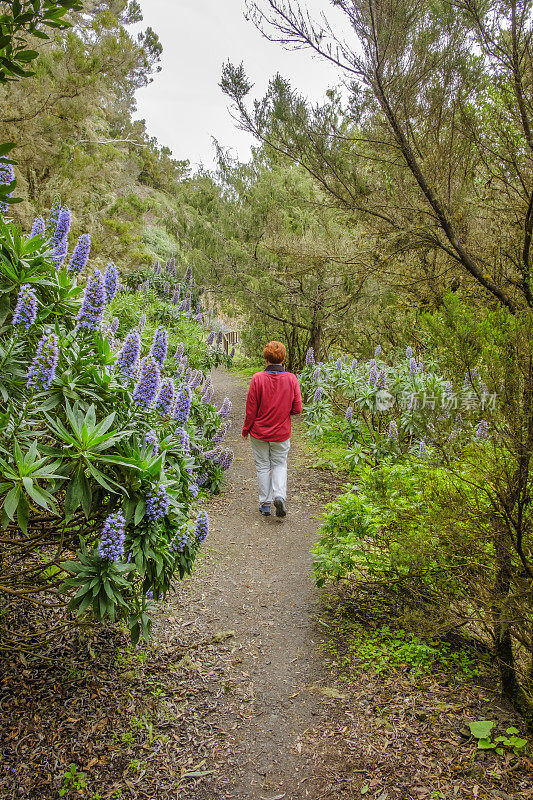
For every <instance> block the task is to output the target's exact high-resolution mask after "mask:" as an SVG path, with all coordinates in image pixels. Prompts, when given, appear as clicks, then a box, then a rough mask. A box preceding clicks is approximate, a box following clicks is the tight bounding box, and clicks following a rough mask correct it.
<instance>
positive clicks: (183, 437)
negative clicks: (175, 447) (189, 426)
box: [176, 428, 191, 456]
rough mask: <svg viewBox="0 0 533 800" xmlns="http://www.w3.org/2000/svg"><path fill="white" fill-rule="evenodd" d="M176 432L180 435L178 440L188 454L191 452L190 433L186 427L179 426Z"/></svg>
mask: <svg viewBox="0 0 533 800" xmlns="http://www.w3.org/2000/svg"><path fill="white" fill-rule="evenodd" d="M176 434H177V436H178V441H179V444H180V447H181V449H182V450H183V452H184V453H185V455H186V456H188V455H189V454H190V452H191V440H190V438H189V434H188V433H187V431H186V430H185V428H178V429H177V431H176Z"/></svg>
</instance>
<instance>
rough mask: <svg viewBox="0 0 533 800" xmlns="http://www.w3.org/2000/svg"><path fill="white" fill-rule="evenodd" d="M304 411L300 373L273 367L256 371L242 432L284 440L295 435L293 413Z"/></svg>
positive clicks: (269, 438) (269, 439)
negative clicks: (292, 426) (296, 373)
mask: <svg viewBox="0 0 533 800" xmlns="http://www.w3.org/2000/svg"><path fill="white" fill-rule="evenodd" d="M273 366H274V367H277V365H273ZM301 413H302V395H301V392H300V385H299V383H298V379H297V378H296V375H293V373H292V372H285V371H284V370H280V369H279V368H278V369H273V368H272V367H271V366H269V367H267V368H266V370H264V371H263V372H256V373H255V375H254V376H253V378H252V382H251V383H250V388H249V390H248V397H247V398H246V417H245V419H244V425H243V428H242V434H243V436H246V435H247V434H251V436H253V437H254V438H255V439H262V440H263V441H265V442H284V441H285V440H286V439H290V436H291V414H301Z"/></svg>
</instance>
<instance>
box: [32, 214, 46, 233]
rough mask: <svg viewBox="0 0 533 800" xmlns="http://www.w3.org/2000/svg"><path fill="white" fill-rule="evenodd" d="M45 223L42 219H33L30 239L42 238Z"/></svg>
mask: <svg viewBox="0 0 533 800" xmlns="http://www.w3.org/2000/svg"><path fill="white" fill-rule="evenodd" d="M45 226H46V223H45V221H44V217H35V219H34V220H33V225H32V226H31V233H30V238H31V237H33V236H42V235H43V234H44V229H45Z"/></svg>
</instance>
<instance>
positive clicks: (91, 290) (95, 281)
mask: <svg viewBox="0 0 533 800" xmlns="http://www.w3.org/2000/svg"><path fill="white" fill-rule="evenodd" d="M104 309H105V289H104V279H103V277H102V273H101V272H100V270H99V269H96V270H95V271H94V274H93V275H91V277H90V278H89V280H88V281H87V286H86V287H85V295H84V297H83V303H82V306H81V308H80V310H79V312H78V316H77V317H76V319H77V321H78V324H77V326H76V328H87V329H88V330H93V331H95V330H98V328H99V327H100V323H101V322H102V317H103V316H104Z"/></svg>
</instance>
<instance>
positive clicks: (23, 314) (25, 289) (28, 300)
mask: <svg viewBox="0 0 533 800" xmlns="http://www.w3.org/2000/svg"><path fill="white" fill-rule="evenodd" d="M36 318H37V297H36V295H35V290H34V289H32V288H31V286H30V284H29V283H25V284H23V285H22V286H21V287H20V291H19V295H18V298H17V305H16V306H15V310H14V312H13V319H12V324H13V325H15V326H16V325H21V326H22V327H23V328H24V329H25V330H28V328H29V327H30V326H31V325H33V323H34V322H35V320H36Z"/></svg>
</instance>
